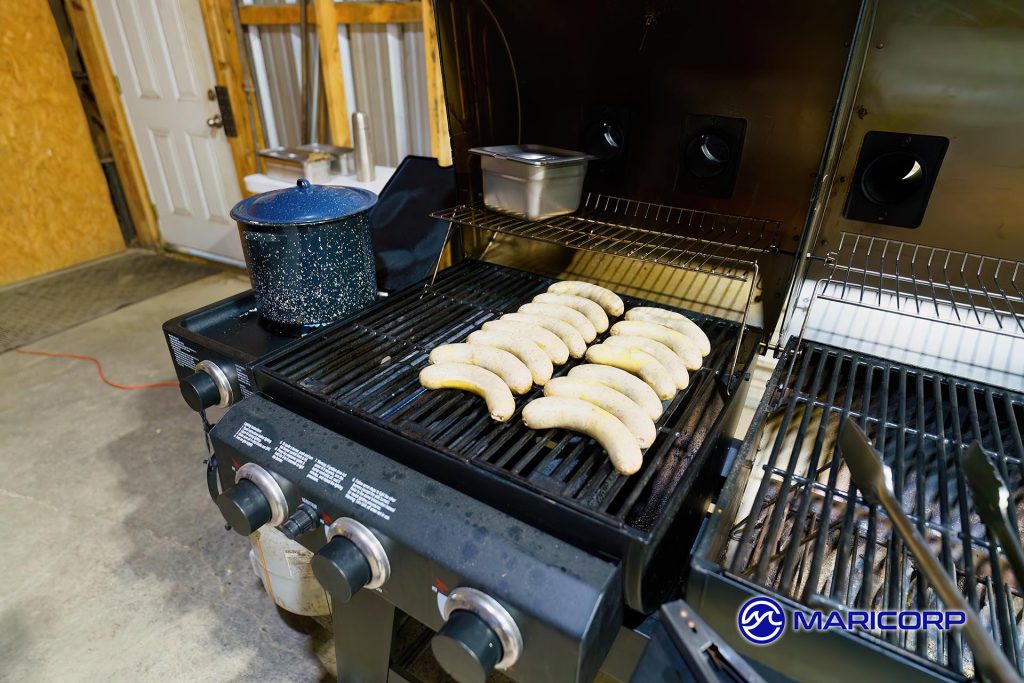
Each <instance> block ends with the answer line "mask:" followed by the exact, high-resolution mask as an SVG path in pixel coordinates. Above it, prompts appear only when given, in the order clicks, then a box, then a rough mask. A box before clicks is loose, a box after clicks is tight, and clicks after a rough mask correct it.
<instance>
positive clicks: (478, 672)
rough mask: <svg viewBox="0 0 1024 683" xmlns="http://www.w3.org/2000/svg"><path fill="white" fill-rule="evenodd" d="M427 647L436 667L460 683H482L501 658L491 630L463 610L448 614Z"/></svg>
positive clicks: (477, 618)
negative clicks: (434, 659) (429, 648)
mask: <svg viewBox="0 0 1024 683" xmlns="http://www.w3.org/2000/svg"><path fill="white" fill-rule="evenodd" d="M430 647H431V649H432V650H433V651H434V657H435V658H436V659H437V662H438V664H440V665H441V667H442V668H443V669H444V670H445V671H447V672H448V674H449V675H450V676H451V677H452V678H454V679H455V680H456V681H459V683H483V681H484V679H486V678H487V675H488V674H489V673H490V672H491V670H492V669H493V668H494V665H495V664H497V663H498V662H499V661H501V658H502V656H503V655H504V653H503V652H502V649H501V641H500V640H498V634H496V633H495V632H494V629H492V628H491V627H490V626H488V625H487V622H485V621H484V620H483V619H481V618H480V617H478V616H477V615H476V614H473V613H472V612H470V611H468V610H464V609H457V610H455V611H453V612H452V613H451V615H450V616H449V617H448V621H447V622H446V623H445V625H444V626H443V627H442V628H441V630H440V631H438V633H437V635H435V636H434V639H433V640H432V641H431V642H430Z"/></svg>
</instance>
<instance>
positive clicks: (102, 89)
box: [64, 0, 162, 249]
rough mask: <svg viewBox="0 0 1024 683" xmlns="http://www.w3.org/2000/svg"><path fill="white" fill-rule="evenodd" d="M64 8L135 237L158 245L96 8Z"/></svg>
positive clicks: (71, 4)
mask: <svg viewBox="0 0 1024 683" xmlns="http://www.w3.org/2000/svg"><path fill="white" fill-rule="evenodd" d="M64 8H65V11H66V12H67V15H68V18H69V19H70V20H71V27H72V28H73V29H74V31H75V37H76V38H77V39H78V49H79V52H80V53H81V54H82V61H83V62H84V64H85V71H86V73H87V74H89V84H90V85H91V86H92V90H93V93H94V94H95V95H96V104H97V106H98V107H99V110H100V117H101V118H102V120H103V127H104V129H106V132H107V139H108V140H110V148H111V151H112V154H113V157H114V166H115V168H117V174H118V176H119V178H120V180H121V186H122V188H123V189H124V195H125V200H126V202H127V204H128V213H129V214H131V217H132V222H133V223H134V224H135V234H136V239H137V241H138V243H139V245H140V246H144V247H150V248H154V249H159V248H160V247H161V245H162V240H161V238H160V225H159V223H157V219H156V212H155V211H154V210H153V203H152V201H151V200H150V197H149V190H148V189H147V188H146V177H145V176H144V175H143V173H142V164H141V163H140V162H139V155H138V152H137V151H136V149H135V141H134V140H133V139H132V131H131V127H130V126H129V125H128V115H127V113H125V110H124V105H123V104H122V103H121V93H120V92H119V87H118V83H117V79H116V78H115V77H114V71H113V69H111V68H110V59H109V58H108V57H107V48H106V45H105V44H104V42H103V34H102V33H101V32H100V25H99V22H98V20H97V19H96V8H95V7H94V6H93V2H92V0H65V4H64Z"/></svg>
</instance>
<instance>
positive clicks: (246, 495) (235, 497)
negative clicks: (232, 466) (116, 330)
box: [217, 462, 288, 536]
mask: <svg viewBox="0 0 1024 683" xmlns="http://www.w3.org/2000/svg"><path fill="white" fill-rule="evenodd" d="M217 507H218V508H220V513H221V514H222V515H224V521H226V522H227V523H228V525H229V526H230V527H231V528H232V529H234V530H235V531H237V532H238V533H239V534H241V535H242V536H248V535H249V534H251V533H253V532H254V531H256V530H257V529H259V528H260V527H262V526H263V525H264V524H274V525H278V524H281V523H283V522H284V521H285V518H286V517H287V515H288V502H287V500H286V499H285V497H284V492H283V491H282V490H281V485H280V484H278V483H277V480H276V479H274V477H273V476H272V475H271V474H270V473H269V472H267V471H266V470H265V469H263V468H262V467H260V466H259V465H257V464H256V463H252V462H249V463H246V464H244V465H242V466H241V467H239V468H238V471H237V472H236V473H235V484H234V486H231V487H230V488H227V489H225V490H224V492H223V493H221V494H220V495H219V496H217Z"/></svg>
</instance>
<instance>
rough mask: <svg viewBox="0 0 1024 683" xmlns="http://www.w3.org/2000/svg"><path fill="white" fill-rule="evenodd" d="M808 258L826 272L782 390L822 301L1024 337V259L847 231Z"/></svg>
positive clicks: (778, 399)
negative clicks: (825, 250) (834, 243)
mask: <svg viewBox="0 0 1024 683" xmlns="http://www.w3.org/2000/svg"><path fill="white" fill-rule="evenodd" d="M810 258H811V259H812V260H815V261H821V262H824V264H825V266H826V267H827V268H828V269H829V270H828V274H827V275H826V276H825V277H823V278H821V279H820V280H818V281H817V282H816V283H815V287H814V293H813V294H812V296H811V301H810V304H809V305H808V307H807V311H806V313H805V314H804V318H803V322H802V323H801V324H800V334H799V335H798V337H797V344H796V353H794V354H793V356H792V359H791V360H790V363H789V367H788V369H787V374H786V380H785V381H784V382H783V383H782V385H781V386H785V385H786V384H787V383H788V381H789V378H790V376H791V375H792V373H793V368H794V367H795V366H796V362H797V357H798V356H799V355H800V352H801V351H802V349H803V341H804V335H805V333H806V332H807V322H808V320H810V318H811V312H812V310H813V309H814V302H815V301H816V300H818V299H822V300H825V301H832V302H836V303H841V304H851V305H854V306H859V307H861V308H867V309H871V310H875V311H882V312H884V313H894V314H897V315H903V316H907V317H910V318H916V319H918V320H925V321H929V322H936V323H942V324H945V325H952V326H956V327H961V328H965V329H969V330H976V331H980V332H985V333H991V334H996V335H1002V336H1007V337H1012V338H1017V339H1024V262H1021V261H1016V260H1013V259H1007V258H998V257H994V256H984V255H981V254H976V253H972V252H967V251H955V250H952V249H943V248H941V247H931V246H927V245H924V244H915V243H913V242H904V241H901V240H895V239H889V238H885V237H872V236H870V235H861V234H859V233H854V232H846V231H843V232H842V233H841V234H840V238H839V247H838V248H837V249H836V250H835V251H830V252H828V253H827V254H826V255H825V256H817V255H813V254H812V255H811V256H810ZM782 400H783V396H781V395H779V396H777V397H776V401H775V405H779V404H780V403H781V402H782Z"/></svg>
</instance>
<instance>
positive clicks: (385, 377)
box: [263, 261, 757, 530]
mask: <svg viewBox="0 0 1024 683" xmlns="http://www.w3.org/2000/svg"><path fill="white" fill-rule="evenodd" d="M551 282H552V280H549V279H547V278H542V277H539V276H537V275H533V274H530V273H525V272H522V271H517V270H513V269H510V268H504V267H501V266H495V265H492V264H487V263H483V262H479V261H466V262H463V263H461V264H460V265H458V266H456V267H454V268H451V269H449V270H447V271H444V272H443V273H442V274H441V276H440V277H439V278H438V280H437V282H436V283H435V284H434V285H433V287H431V288H429V289H426V290H422V291H421V290H415V291H407V292H406V293H404V294H401V295H398V296H396V297H393V298H392V299H390V300H388V301H386V302H385V303H384V304H382V305H381V306H379V307H378V308H376V309H371V310H370V311H368V312H367V313H365V314H364V315H362V316H358V317H357V318H356V319H354V320H352V321H350V322H348V323H345V324H342V325H340V326H336V327H334V328H332V329H331V330H330V331H328V332H326V333H322V334H320V335H314V336H313V337H312V339H310V340H309V342H308V343H304V344H302V345H301V346H300V347H298V348H296V349H294V350H293V351H292V352H290V353H288V354H285V355H283V356H281V357H279V358H277V359H274V360H272V361H270V362H269V363H268V364H267V366H266V367H265V368H264V369H263V372H265V373H267V374H268V375H269V376H271V377H274V378H277V379H278V380H281V381H283V382H285V383H287V384H290V385H292V386H295V387H298V388H299V389H301V391H302V392H304V393H306V394H309V395H312V396H314V397H316V398H317V399H319V400H320V401H323V402H325V403H327V404H328V405H329V406H331V407H332V408H334V409H339V410H341V411H344V412H346V413H349V414H353V415H355V416H357V417H358V418H361V419H363V420H367V421H370V422H373V423H375V424H378V425H382V426H385V427H386V428H387V429H388V430H390V431H392V432H395V433H398V434H400V435H401V436H403V437H405V438H407V439H410V440H412V441H415V442H417V443H419V444H422V445H425V446H428V447H429V448H430V449H431V450H434V451H440V452H442V453H444V454H446V455H448V456H451V457H453V458H456V459H458V460H461V461H465V462H470V463H472V464H473V465H474V466H477V467H481V468H486V469H488V470H490V471H492V472H494V473H497V474H498V475H499V476H501V477H503V478H505V479H511V480H514V481H516V482H517V483H518V484H520V485H522V486H524V487H525V488H527V489H530V490H533V491H536V492H541V493H543V494H544V495H545V496H548V497H551V496H554V497H557V498H559V499H560V500H562V501H563V502H565V503H566V504H568V505H571V506H573V507H575V508H577V509H580V510H585V511H586V512H587V513H588V514H596V515H599V516H602V517H604V518H605V519H609V520H610V521H614V522H615V523H616V524H619V523H621V522H623V521H625V522H627V523H628V524H630V525H631V526H633V527H634V528H638V529H640V530H649V529H650V528H652V527H653V526H654V524H655V523H656V522H657V521H658V519H659V515H660V513H661V511H662V510H663V509H664V507H665V505H666V504H667V503H668V502H669V501H670V500H671V497H672V494H673V492H675V491H676V489H677V487H678V484H679V482H680V480H681V479H682V477H683V476H684V474H685V473H686V470H687V468H686V465H687V464H688V463H689V462H690V461H691V460H692V459H693V458H694V457H695V455H696V454H697V452H698V451H699V450H700V448H701V446H702V444H703V442H704V440H705V439H706V438H707V437H708V436H709V433H708V432H709V429H710V426H711V425H713V424H715V418H717V416H718V414H719V413H720V412H721V410H722V408H723V405H724V403H723V401H724V399H723V397H722V394H721V389H722V383H721V382H719V381H718V380H717V379H716V377H715V373H716V372H718V371H721V370H722V369H724V368H728V367H729V364H730V362H731V359H732V352H733V346H734V344H735V343H736V340H737V338H738V331H739V325H737V324H735V323H730V322H726V321H722V320H716V319H711V318H705V319H700V320H699V322H700V324H701V325H702V327H703V328H704V330H705V331H706V332H707V334H708V336H709V337H710V339H711V343H712V353H711V355H709V356H708V357H707V358H706V359H705V366H704V368H702V369H701V370H700V371H698V372H696V373H694V374H693V376H692V377H691V385H690V388H689V389H687V390H686V391H685V392H681V393H680V394H679V395H677V396H676V398H675V399H674V400H673V402H672V403H671V405H670V406H668V407H667V409H666V411H665V414H664V415H663V416H662V418H661V420H660V421H659V423H658V438H657V440H656V442H655V443H654V445H653V446H652V447H651V448H650V449H649V450H648V451H647V452H646V454H645V458H644V466H643V468H642V469H641V471H640V472H638V473H637V474H636V475H633V476H632V477H622V476H620V475H619V474H618V473H617V472H616V471H615V470H614V468H613V467H612V466H611V464H610V463H609V461H608V457H607V455H606V454H605V452H604V449H602V448H601V447H600V446H599V445H598V444H597V443H596V442H594V441H593V440H591V439H589V438H586V437H583V436H581V435H579V434H575V433H572V432H568V431H565V430H547V431H544V432H537V431H534V430H531V429H528V428H526V427H525V425H523V423H522V420H521V417H520V411H521V410H522V407H523V406H524V405H525V404H526V403H527V402H529V401H530V400H531V399H533V398H535V397H536V396H539V395H541V394H542V390H541V389H539V388H535V389H534V390H533V391H532V392H531V393H530V394H528V395H527V396H524V397H517V399H516V403H517V411H516V414H515V415H514V416H513V417H512V419H511V420H510V421H509V422H506V423H496V422H494V421H493V420H491V419H490V418H489V417H488V414H487V410H486V408H485V406H484V403H483V401H482V400H480V399H477V398H476V397H472V396H469V395H467V394H465V393H462V392H458V391H452V390H442V391H426V390H425V389H423V388H422V387H420V385H419V380H418V375H419V371H420V369H421V368H423V367H424V366H426V364H427V355H428V353H429V351H430V349H432V348H434V347H435V346H437V345H439V344H443V343H449V342H460V341H462V340H464V339H465V337H466V336H467V335H469V333H470V332H472V331H473V330H475V329H477V328H479V327H480V326H481V325H482V324H483V323H484V322H485V321H487V320H489V319H492V318H495V317H498V316H499V315H501V314H502V313H505V312H508V311H512V310H515V309H516V308H517V307H518V306H519V305H521V304H522V303H525V302H527V301H529V300H530V299H531V298H532V297H533V296H534V295H535V294H537V293H539V292H542V291H544V290H545V289H546V288H547V287H548V285H549V284H550V283H551ZM626 303H627V306H635V305H638V304H639V303H640V302H639V301H635V300H629V299H628V298H627V299H626ZM599 341H600V338H599V339H598V340H596V341H595V342H594V343H597V342H599ZM756 344H757V340H756V335H750V334H748V335H746V337H745V338H744V344H743V351H744V354H743V356H742V357H743V360H744V362H749V359H750V357H751V356H752V354H753V351H754V348H755V347H756ZM579 362H581V361H572V360H570V362H569V363H568V364H566V365H564V366H562V367H561V368H558V369H557V372H556V374H558V375H561V374H565V373H566V372H568V370H569V369H570V368H571V367H572V366H573V365H575V364H577V363H579Z"/></svg>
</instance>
